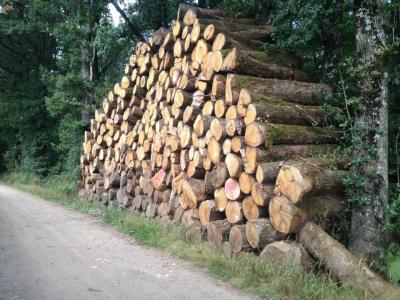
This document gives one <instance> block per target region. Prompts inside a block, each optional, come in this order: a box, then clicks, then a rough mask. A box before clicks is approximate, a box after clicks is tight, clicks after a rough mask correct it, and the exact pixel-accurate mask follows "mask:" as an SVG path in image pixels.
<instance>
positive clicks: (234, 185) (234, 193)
mask: <svg viewBox="0 0 400 300" xmlns="http://www.w3.org/2000/svg"><path fill="white" fill-rule="evenodd" d="M224 189H225V195H226V197H227V198H228V199H229V200H238V199H241V198H242V197H243V194H242V193H241V191H240V186H239V182H238V181H237V180H235V179H233V178H228V179H227V180H226V181H225V185H224Z"/></svg>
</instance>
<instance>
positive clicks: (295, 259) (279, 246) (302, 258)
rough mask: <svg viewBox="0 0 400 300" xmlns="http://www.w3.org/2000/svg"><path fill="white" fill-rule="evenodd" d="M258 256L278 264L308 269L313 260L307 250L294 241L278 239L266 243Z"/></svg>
mask: <svg viewBox="0 0 400 300" xmlns="http://www.w3.org/2000/svg"><path fill="white" fill-rule="evenodd" d="M260 258H266V259H269V260H271V261H273V262H274V263H275V264H276V265H278V266H288V267H291V268H296V269H299V268H300V269H303V270H304V271H309V270H310V269H311V267H312V265H313V261H312V259H311V257H310V255H309V254H308V253H307V251H306V250H305V249H304V248H303V247H302V246H301V245H299V244H298V243H296V242H294V241H278V242H273V243H270V244H268V245H267V246H266V247H265V248H264V250H263V251H262V252H261V253H260Z"/></svg>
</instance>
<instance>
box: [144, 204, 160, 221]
mask: <svg viewBox="0 0 400 300" xmlns="http://www.w3.org/2000/svg"><path fill="white" fill-rule="evenodd" d="M156 212H157V203H155V202H150V203H149V204H148V205H147V207H146V217H148V218H154V217H155V216H156Z"/></svg>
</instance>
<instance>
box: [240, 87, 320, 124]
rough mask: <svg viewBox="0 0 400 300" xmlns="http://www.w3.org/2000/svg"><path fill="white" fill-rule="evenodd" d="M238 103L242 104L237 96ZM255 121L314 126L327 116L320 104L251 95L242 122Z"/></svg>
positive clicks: (249, 122)
mask: <svg viewBox="0 0 400 300" xmlns="http://www.w3.org/2000/svg"><path fill="white" fill-rule="evenodd" d="M243 91H245V90H244V89H243V90H242V92H241V95H242V94H244V93H243ZM239 97H241V96H239ZM249 97H251V96H249ZM238 103H239V104H242V103H243V100H242V99H241V98H239V100H238ZM255 121H263V122H270V123H280V124H290V125H308V126H316V125H323V124H324V123H327V121H328V117H327V114H326V112H325V111H324V110H323V109H322V108H321V107H320V106H314V105H301V104H295V103H291V102H287V101H282V100H277V99H276V98H274V97H265V96H259V97H257V98H255V95H253V97H251V103H250V104H249V105H248V106H247V108H246V115H245V118H244V122H245V123H246V125H248V124H251V123H253V122H255Z"/></svg>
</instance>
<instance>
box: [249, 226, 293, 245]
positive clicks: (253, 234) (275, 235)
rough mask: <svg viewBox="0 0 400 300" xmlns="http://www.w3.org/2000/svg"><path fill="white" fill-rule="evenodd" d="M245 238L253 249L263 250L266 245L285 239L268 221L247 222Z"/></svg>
mask: <svg viewBox="0 0 400 300" xmlns="http://www.w3.org/2000/svg"><path fill="white" fill-rule="evenodd" d="M246 237H247V240H248V241H249V244H250V246H251V247H253V248H258V249H263V248H264V247H265V246H266V245H267V244H269V243H272V242H275V241H278V240H282V239H284V238H285V237H286V235H285V234H282V233H280V232H278V231H276V230H275V228H274V227H273V226H272V224H271V221H270V220H269V219H255V220H249V221H248V222H247V223H246Z"/></svg>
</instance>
